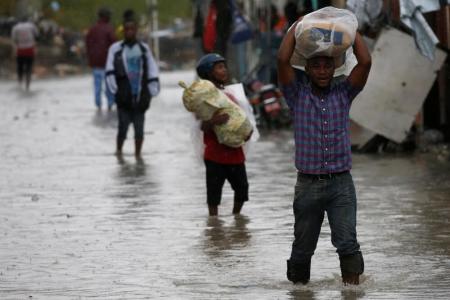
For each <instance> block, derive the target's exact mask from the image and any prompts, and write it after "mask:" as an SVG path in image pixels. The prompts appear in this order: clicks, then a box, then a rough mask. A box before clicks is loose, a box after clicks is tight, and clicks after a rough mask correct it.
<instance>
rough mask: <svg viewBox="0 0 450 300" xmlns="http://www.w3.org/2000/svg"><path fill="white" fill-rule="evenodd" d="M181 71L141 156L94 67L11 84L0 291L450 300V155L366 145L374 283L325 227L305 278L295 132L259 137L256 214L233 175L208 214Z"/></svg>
mask: <svg viewBox="0 0 450 300" xmlns="http://www.w3.org/2000/svg"><path fill="white" fill-rule="evenodd" d="M179 79H182V80H185V81H186V82H188V83H189V82H191V81H192V80H193V74H192V73H189V72H176V73H165V74H162V76H161V80H162V84H163V86H162V92H161V94H160V95H159V96H158V97H157V98H155V99H153V102H152V107H151V108H150V110H149V111H148V112H147V114H146V124H145V125H146V126H145V143H144V147H143V159H142V160H138V161H137V160H136V159H135V158H134V155H133V145H132V144H133V143H132V139H130V137H131V138H132V137H133V132H132V128H130V131H129V139H128V140H127V141H126V142H125V147H124V152H125V156H124V158H123V160H121V159H117V157H116V156H115V155H114V147H115V144H114V143H115V135H116V126H117V118H116V115H115V112H112V113H108V112H106V111H102V112H100V113H99V112H97V111H96V110H95V107H94V103H93V99H92V97H93V95H92V85H91V84H92V83H91V78H90V77H89V76H82V77H73V78H66V79H54V80H42V81H36V82H33V83H32V90H31V92H28V93H26V92H24V91H21V90H20V89H18V88H17V86H16V83H15V82H0V90H1V94H0V115H1V116H2V117H1V118H0V153H1V168H0V238H1V239H0V299H46V300H47V299H158V298H163V299H448V297H449V295H450V272H449V270H450V218H449V217H450V176H449V174H450V163H449V162H442V161H437V160H435V158H434V157H429V156H427V155H424V154H415V155H395V156H393V155H376V156H368V155H354V157H353V160H354V164H353V171H352V174H353V177H354V181H355V185H356V189H357V196H358V227H357V229H358V239H359V242H360V244H361V249H362V251H363V254H364V257H365V266H366V269H365V274H364V275H363V276H362V284H361V285H360V286H357V287H344V286H342V284H341V279H340V270H339V261H338V257H337V254H336V253H335V249H334V248H333V246H332V245H331V242H330V231H329V228H328V223H327V222H326V221H325V222H324V225H323V228H322V233H321V237H320V240H319V244H318V247H317V251H316V253H315V255H314V257H313V261H312V272H311V282H310V283H309V284H307V285H306V286H302V285H293V284H292V283H290V282H289V281H287V279H286V277H285V273H286V259H287V258H288V257H289V254H290V247H291V243H292V239H293V221H294V218H293V213H292V196H293V191H294V184H295V178H296V174H295V168H294V166H293V153H294V144H293V139H292V132H290V131H289V130H285V131H272V132H262V133H261V138H260V140H259V141H258V142H257V143H255V144H254V145H252V147H251V149H250V152H249V153H248V161H247V170H248V175H249V182H250V201H249V202H248V203H246V205H245V206H244V208H243V214H242V215H241V216H239V217H234V216H233V215H232V214H231V209H232V193H231V189H230V187H229V186H228V185H226V186H225V188H224V197H223V200H222V205H221V206H220V209H219V214H220V216H219V217H218V218H209V217H208V215H207V207H206V203H205V201H206V197H205V193H206V191H205V180H204V166H203V164H202V162H201V160H200V158H199V156H198V155H196V154H195V153H196V151H197V152H198V150H196V149H197V148H198V147H196V146H195V145H194V144H195V143H194V142H193V138H192V137H191V134H190V133H191V128H192V117H191V116H190V115H189V113H188V112H187V111H185V109H184V107H183V106H182V103H181V93H182V91H181V88H179V87H177V82H178V80H179Z"/></svg>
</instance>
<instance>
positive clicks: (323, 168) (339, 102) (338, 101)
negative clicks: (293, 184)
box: [281, 71, 360, 174]
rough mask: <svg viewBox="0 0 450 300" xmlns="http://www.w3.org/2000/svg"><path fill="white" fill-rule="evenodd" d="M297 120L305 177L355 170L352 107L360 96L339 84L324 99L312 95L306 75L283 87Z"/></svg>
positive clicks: (297, 153) (297, 154)
mask: <svg viewBox="0 0 450 300" xmlns="http://www.w3.org/2000/svg"><path fill="white" fill-rule="evenodd" d="M281 90H282V92H283V94H284V97H285V98H286V102H287V104H288V106H289V108H290V109H291V112H292V115H293V118H294V138H295V166H296V168H297V170H298V171H299V172H301V173H306V174H329V173H338V172H343V171H347V170H350V169H351V166H352V159H351V143H350V135H349V127H350V121H349V112H350V105H351V102H352V100H353V99H354V98H355V96H356V95H357V94H358V93H359V92H360V90H359V89H355V88H353V87H352V86H351V85H350V82H349V81H348V80H336V79H333V81H332V82H331V84H330V87H329V88H328V89H327V90H326V91H324V92H323V93H322V95H321V96H317V95H314V94H313V93H312V87H311V82H310V81H309V79H308V76H307V75H306V73H305V72H302V71H296V80H293V81H292V82H291V83H289V84H287V85H284V86H281Z"/></svg>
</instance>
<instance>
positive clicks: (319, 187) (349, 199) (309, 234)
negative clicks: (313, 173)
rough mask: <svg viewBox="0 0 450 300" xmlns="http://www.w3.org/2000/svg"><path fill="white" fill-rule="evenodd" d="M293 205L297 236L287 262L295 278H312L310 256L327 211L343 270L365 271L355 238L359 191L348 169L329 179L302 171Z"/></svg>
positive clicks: (359, 272) (306, 279) (302, 280)
mask: <svg viewBox="0 0 450 300" xmlns="http://www.w3.org/2000/svg"><path fill="white" fill-rule="evenodd" d="M293 208H294V215H295V225H294V235H295V239H294V242H293V244H292V252H291V257H290V260H289V261H288V267H290V271H291V274H290V275H291V277H293V279H297V280H296V281H301V282H304V281H306V282H307V281H308V280H309V273H310V266H311V256H312V255H313V254H314V251H315V249H316V246H317V241H318V239H319V234H320V229H321V226H322V222H323V219H324V215H325V212H326V213H327V216H328V222H329V224H330V228H331V242H332V244H333V245H334V246H335V247H336V249H337V253H338V254H339V258H340V261H341V272H342V273H343V274H344V273H346V272H347V273H355V274H362V273H363V271H364V263H363V258H362V255H361V252H360V247H359V244H358V242H357V239H356V194H355V187H354V184H353V179H352V176H351V174H350V173H349V172H345V173H342V174H339V175H336V176H333V177H332V178H327V179H318V178H315V177H310V176H304V175H302V174H300V173H299V175H298V177H297V184H296V186H295V198H294V204H293ZM288 278H289V270H288ZM290 280H291V279H290ZM291 281H294V280H291Z"/></svg>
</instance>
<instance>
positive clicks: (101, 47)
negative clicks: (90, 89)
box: [86, 8, 116, 110]
mask: <svg viewBox="0 0 450 300" xmlns="http://www.w3.org/2000/svg"><path fill="white" fill-rule="evenodd" d="M97 14H98V21H97V23H96V24H95V25H94V26H92V27H91V28H90V29H89V32H88V34H87V36H86V50H87V57H88V60H89V66H90V67H91V68H92V74H93V75H94V94H95V105H96V106H97V109H99V110H100V109H101V107H102V85H103V82H104V80H105V65H106V56H107V55H108V49H109V47H110V46H111V45H112V44H113V43H114V42H115V41H116V37H115V35H114V28H113V26H112V25H111V24H110V23H109V21H110V18H111V11H110V10H109V9H107V8H101V9H99V10H98V13H97ZM105 95H106V98H107V100H108V110H111V109H112V106H113V105H114V95H113V94H112V93H111V91H109V90H108V88H107V87H106V86H105Z"/></svg>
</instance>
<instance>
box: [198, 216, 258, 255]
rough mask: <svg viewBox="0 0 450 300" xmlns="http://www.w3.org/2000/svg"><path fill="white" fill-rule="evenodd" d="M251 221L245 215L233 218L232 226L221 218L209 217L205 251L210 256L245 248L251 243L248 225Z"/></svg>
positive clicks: (205, 233) (205, 234)
mask: <svg viewBox="0 0 450 300" xmlns="http://www.w3.org/2000/svg"><path fill="white" fill-rule="evenodd" d="M249 222H250V219H249V218H248V217H247V216H245V215H236V216H233V222H232V224H229V225H227V224H226V223H225V221H224V220H223V219H222V218H221V217H220V216H218V217H209V218H208V220H207V224H206V228H205V230H204V236H205V245H204V251H205V253H206V254H208V255H210V256H220V255H223V254H224V252H225V251H226V250H234V249H239V248H242V247H245V246H247V245H248V243H249V242H250V238H251V235H250V232H249V230H248V229H247V224H248V223H249Z"/></svg>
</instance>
